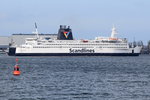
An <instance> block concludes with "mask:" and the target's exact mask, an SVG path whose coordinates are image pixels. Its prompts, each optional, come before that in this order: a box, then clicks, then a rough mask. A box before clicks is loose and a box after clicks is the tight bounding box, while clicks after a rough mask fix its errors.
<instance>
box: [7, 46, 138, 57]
mask: <svg viewBox="0 0 150 100" xmlns="http://www.w3.org/2000/svg"><path fill="white" fill-rule="evenodd" d="M68 51H69V50H68ZM139 54H140V53H138V51H137V50H135V52H127V51H125V52H115V53H114V52H101V53H100V52H99V53H97V52H92V53H71V52H68V53H67V52H66V53H62V52H59V53H56V52H53V53H50V52H47V53H45V51H43V52H37V53H35V52H16V48H9V53H8V55H9V56H139Z"/></svg>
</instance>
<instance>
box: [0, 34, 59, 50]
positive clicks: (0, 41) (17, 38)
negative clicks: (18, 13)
mask: <svg viewBox="0 0 150 100" xmlns="http://www.w3.org/2000/svg"><path fill="white" fill-rule="evenodd" d="M39 36H40V37H41V38H45V37H50V38H52V39H57V34H39ZM34 37H36V35H35V34H22V33H20V34H12V35H11V36H0V51H3V50H5V49H7V48H8V47H9V45H10V44H13V45H21V44H24V43H25V39H26V38H34Z"/></svg>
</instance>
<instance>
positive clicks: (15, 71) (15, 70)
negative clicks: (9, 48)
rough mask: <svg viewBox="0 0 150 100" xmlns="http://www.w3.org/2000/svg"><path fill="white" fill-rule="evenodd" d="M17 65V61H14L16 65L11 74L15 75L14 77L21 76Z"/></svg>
mask: <svg viewBox="0 0 150 100" xmlns="http://www.w3.org/2000/svg"><path fill="white" fill-rule="evenodd" d="M17 63H18V59H16V65H15V66H14V71H13V74H14V75H16V76H18V75H20V74H21V71H20V68H19V65H18V64H17Z"/></svg>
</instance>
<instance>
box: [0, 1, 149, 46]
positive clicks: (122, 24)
mask: <svg viewBox="0 0 150 100" xmlns="http://www.w3.org/2000/svg"><path fill="white" fill-rule="evenodd" d="M149 9H150V0H1V1H0V36H10V35H11V34H14V33H32V32H33V31H34V23H35V22H36V23H37V26H38V31H39V32H40V33H50V34H54V33H58V29H59V26H60V25H68V26H70V27H71V28H72V31H73V36H74V38H75V39H94V38H95V37H97V36H105V37H108V36H110V35H111V28H112V26H113V25H115V27H116V28H117V31H118V37H121V38H127V39H128V40H129V41H134V40H135V41H140V40H141V41H143V42H144V44H147V41H148V40H150V10H149Z"/></svg>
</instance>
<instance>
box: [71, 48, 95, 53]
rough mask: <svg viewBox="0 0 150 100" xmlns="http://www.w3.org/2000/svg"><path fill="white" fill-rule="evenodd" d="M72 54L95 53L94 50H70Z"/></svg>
mask: <svg viewBox="0 0 150 100" xmlns="http://www.w3.org/2000/svg"><path fill="white" fill-rule="evenodd" d="M69 51H70V53H94V52H95V51H94V49H69Z"/></svg>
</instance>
